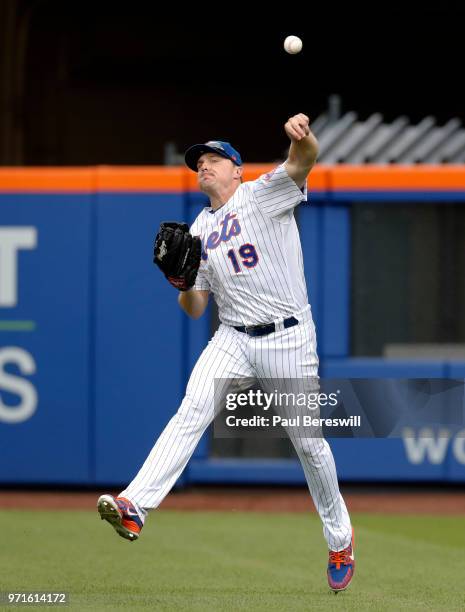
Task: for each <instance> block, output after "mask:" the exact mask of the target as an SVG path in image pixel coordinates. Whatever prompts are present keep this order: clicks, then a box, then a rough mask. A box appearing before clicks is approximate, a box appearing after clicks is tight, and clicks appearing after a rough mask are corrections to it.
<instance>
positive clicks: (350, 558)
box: [328, 529, 355, 593]
mask: <svg viewBox="0 0 465 612" xmlns="http://www.w3.org/2000/svg"><path fill="white" fill-rule="evenodd" d="M354 572H355V556H354V530H353V529H352V541H351V543H350V544H349V546H348V547H347V548H344V550H340V551H338V552H336V551H334V550H330V551H329V561H328V584H329V588H330V589H332V590H333V591H334V593H339V591H345V590H346V589H347V587H348V586H349V584H350V581H351V580H352V577H353V575H354Z"/></svg>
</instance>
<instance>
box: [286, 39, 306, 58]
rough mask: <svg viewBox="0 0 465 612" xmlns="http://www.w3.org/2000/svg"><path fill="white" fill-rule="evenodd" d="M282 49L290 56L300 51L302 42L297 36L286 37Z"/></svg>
mask: <svg viewBox="0 0 465 612" xmlns="http://www.w3.org/2000/svg"><path fill="white" fill-rule="evenodd" d="M284 49H285V50H286V51H287V52H288V53H290V54H291V55H295V54H296V53H299V52H300V51H301V50H302V40H301V39H300V38H299V37H298V36H288V37H287V38H286V40H285V41H284Z"/></svg>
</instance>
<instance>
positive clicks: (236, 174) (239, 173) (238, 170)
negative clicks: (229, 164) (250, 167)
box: [234, 166, 244, 182]
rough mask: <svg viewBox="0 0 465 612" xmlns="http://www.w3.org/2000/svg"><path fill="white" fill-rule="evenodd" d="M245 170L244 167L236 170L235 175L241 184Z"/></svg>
mask: <svg viewBox="0 0 465 612" xmlns="http://www.w3.org/2000/svg"><path fill="white" fill-rule="evenodd" d="M243 170H244V168H243V167H242V166H236V167H235V168H234V171H235V174H234V177H235V178H238V179H239V180H240V181H241V182H242V172H243Z"/></svg>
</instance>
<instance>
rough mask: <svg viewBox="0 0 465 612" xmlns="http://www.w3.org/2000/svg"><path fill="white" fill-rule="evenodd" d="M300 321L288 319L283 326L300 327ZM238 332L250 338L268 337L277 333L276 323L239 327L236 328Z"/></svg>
mask: <svg viewBox="0 0 465 612" xmlns="http://www.w3.org/2000/svg"><path fill="white" fill-rule="evenodd" d="M298 324H299V321H298V320H297V319H296V318H295V317H289V318H288V319H284V321H283V325H284V328H285V329H287V328H288V327H294V325H298ZM234 329H237V331H240V332H242V333H244V334H247V335H248V336H267V335H268V334H272V333H273V332H275V331H276V324H275V323H263V324H262V325H239V326H238V327H234Z"/></svg>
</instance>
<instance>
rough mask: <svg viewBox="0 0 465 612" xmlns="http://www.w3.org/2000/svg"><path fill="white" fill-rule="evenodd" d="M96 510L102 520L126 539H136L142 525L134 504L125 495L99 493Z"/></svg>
mask: <svg viewBox="0 0 465 612" xmlns="http://www.w3.org/2000/svg"><path fill="white" fill-rule="evenodd" d="M97 510H98V512H99V514H100V517H101V519H102V521H103V520H104V519H105V520H106V521H108V522H109V523H110V525H111V526H112V527H113V528H114V529H115V531H116V532H117V533H118V534H119V535H120V536H121V537H122V538H126V540H131V542H133V541H134V540H137V538H138V537H139V534H140V530H141V529H142V527H143V526H144V524H143V522H142V521H141V518H140V516H139V514H138V513H137V510H136V509H135V507H134V505H133V504H132V503H131V502H130V501H129V500H128V499H126V498H125V497H113V495H101V496H100V497H99V499H98V502H97Z"/></svg>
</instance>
